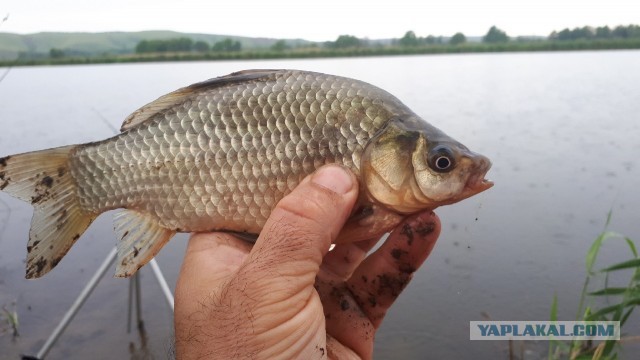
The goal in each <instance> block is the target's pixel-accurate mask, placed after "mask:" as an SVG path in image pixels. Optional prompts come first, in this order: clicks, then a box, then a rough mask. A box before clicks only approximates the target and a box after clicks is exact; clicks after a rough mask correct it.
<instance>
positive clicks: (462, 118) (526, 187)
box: [0, 51, 640, 359]
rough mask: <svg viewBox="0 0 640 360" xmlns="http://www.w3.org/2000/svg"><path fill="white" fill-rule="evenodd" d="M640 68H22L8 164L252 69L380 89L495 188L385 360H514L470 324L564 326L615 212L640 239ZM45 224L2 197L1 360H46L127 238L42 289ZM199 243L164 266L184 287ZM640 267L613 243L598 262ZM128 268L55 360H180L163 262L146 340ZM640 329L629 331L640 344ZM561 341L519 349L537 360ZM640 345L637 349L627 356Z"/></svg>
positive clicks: (92, 248) (11, 87) (91, 251)
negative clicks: (469, 153) (130, 305)
mask: <svg viewBox="0 0 640 360" xmlns="http://www.w3.org/2000/svg"><path fill="white" fill-rule="evenodd" d="M639 64H640V51H603V52H558V53H518V54H473V55H441V56H407V57H378V58H350V59H322V60H273V61H229V62H197V63H187V62H181V63H160V64H127V65H92V66H60V67H30V68H13V69H11V70H10V72H9V73H8V75H7V76H6V78H5V79H4V80H3V81H2V82H0V156H4V155H9V154H14V153H19V152H26V151H30V150H38V149H42V148H47V147H54V146H61V145H67V144H72V143H83V142H89V141H95V140H100V139H103V138H106V137H109V136H111V135H113V129H112V128H114V127H115V128H119V127H120V123H121V122H122V120H123V119H124V118H125V117H126V116H127V115H128V114H129V113H131V112H133V111H134V110H136V109H137V108H138V107H140V106H142V105H143V104H146V103H147V102H149V101H151V100H154V99H155V98H157V97H158V96H160V95H163V94H165V93H167V92H169V91H172V90H174V89H176V88H179V87H182V86H185V85H188V84H190V83H194V82H197V81H201V80H204V79H207V78H211V77H215V76H220V75H225V74H228V73H230V72H233V71H237V70H241V69H247V68H297V69H306V70H313V71H320V72H326V73H333V74H337V75H343V76H349V77H353V78H357V79H361V80H364V81H367V82H369V83H372V84H374V85H377V86H379V87H381V88H383V89H385V90H388V91H389V92H391V93H392V94H394V95H396V96H397V97H398V98H400V99H401V100H403V102H405V103H406V104H407V105H408V106H409V107H410V108H412V109H413V110H414V111H415V112H416V113H417V114H419V115H421V116H422V117H423V118H424V119H426V120H427V121H429V122H431V123H432V124H434V125H435V126H437V127H439V128H440V129H442V130H444V131H445V132H447V133H448V134H449V135H451V136H452V137H454V138H456V139H457V140H459V141H460V142H462V143H463V144H465V145H467V146H468V147H469V148H471V149H472V150H474V151H477V152H480V153H482V154H484V155H487V156H488V157H489V158H491V160H492V161H493V168H492V170H491V171H490V172H489V175H488V177H489V178H490V179H492V180H493V181H494V182H495V184H496V185H495V186H494V187H493V188H492V189H490V190H489V191H487V192H485V193H482V194H480V195H478V196H475V197H473V198H470V199H468V200H465V201H463V202H461V203H459V204H455V205H452V206H447V207H444V208H441V209H438V210H437V211H436V212H437V213H438V214H439V215H440V217H441V219H442V223H443V231H442V235H441V238H440V240H439V242H438V244H437V245H436V248H435V250H434V251H433V253H432V255H431V257H430V259H429V260H428V261H427V263H426V264H425V265H424V266H423V267H422V268H421V269H420V270H419V271H418V272H417V273H416V275H415V278H414V280H413V281H412V283H411V284H410V285H409V287H408V288H407V289H406V290H405V292H404V293H403V294H402V296H401V297H400V298H399V300H398V303H397V306H395V307H394V308H393V309H392V310H391V311H390V312H389V314H388V316H387V318H386V320H385V322H384V323H383V326H382V328H381V329H380V331H379V333H378V335H377V338H376V348H375V354H376V358H378V359H392V358H393V359H424V358H439V359H445V358H458V359H466V358H475V359H507V358H508V344H507V342H501V341H473V342H472V341H470V340H469V321H470V320H483V319H486V318H490V319H492V320H548V319H549V313H550V307H551V303H552V299H553V296H554V294H556V295H557V297H558V308H559V311H558V317H559V319H560V320H574V319H575V313H576V309H577V307H578V302H579V297H580V292H581V291H582V286H583V283H584V279H585V255H586V253H587V250H588V249H589V247H590V245H591V243H592V242H593V240H594V239H595V238H596V236H597V235H598V234H599V233H600V232H601V231H602V230H603V227H604V224H605V221H606V217H607V213H608V212H609V211H610V210H611V211H612V214H613V215H612V220H611V224H610V226H609V229H611V230H614V231H616V232H619V233H623V234H626V235H627V236H629V237H631V238H632V239H635V240H636V241H637V242H638V241H640V231H639V229H640V226H639V224H640V191H638V189H637V188H638V184H639V181H640V180H639V179H640V161H639V160H638V155H640V66H639ZM4 71H5V70H4V69H0V74H2V73H3V72H4ZM31 213H32V211H31V206H30V205H28V204H25V203H22V202H20V201H18V200H15V199H13V198H11V197H9V196H8V195H6V194H3V193H0V307H1V306H2V305H5V306H6V307H7V308H8V309H13V306H14V305H12V303H15V309H16V310H17V312H18V315H19V320H20V329H19V330H20V335H21V336H20V337H19V338H17V339H16V340H12V339H11V336H10V335H9V334H6V333H5V334H4V335H0V357H1V358H12V359H15V358H16V357H17V356H18V354H29V355H35V353H36V352H37V351H38V349H39V347H40V346H42V344H43V343H44V341H45V339H46V338H47V337H48V335H49V334H50V333H51V332H52V331H53V329H54V327H55V326H56V325H57V323H58V321H59V320H60V319H61V318H62V316H63V314H64V313H65V311H66V310H67V308H68V307H69V306H70V305H71V303H72V302H73V300H74V299H75V298H76V296H77V295H78V294H79V292H80V291H81V289H82V287H83V286H84V285H85V283H86V282H87V281H88V280H89V278H90V277H91V275H92V274H93V272H94V271H95V270H96V269H97V267H98V266H99V264H100V263H101V262H102V260H103V259H104V258H105V257H106V256H107V254H108V253H109V251H110V249H111V248H112V247H113V245H114V244H115V235H114V234H113V231H112V220H111V214H106V215H104V216H101V217H100V218H99V219H98V220H97V221H95V222H94V223H93V225H92V226H91V228H90V229H89V230H88V231H87V232H86V233H85V235H84V236H83V237H82V238H81V240H80V241H78V243H77V244H76V245H75V246H74V248H73V249H72V250H71V251H70V252H69V254H68V255H67V256H66V257H65V259H64V260H63V261H62V263H61V264H60V265H59V266H58V267H57V268H56V269H55V271H53V272H51V273H50V274H48V275H47V276H46V277H45V278H43V279H40V280H37V281H27V280H25V279H24V268H25V265H24V259H25V256H26V243H27V239H28V232H29V223H30V219H31ZM186 239H187V237H186V235H184V234H183V235H180V236H177V237H176V238H174V239H173V241H171V242H170V243H169V244H168V245H167V246H166V247H165V248H164V249H163V250H162V251H161V253H160V254H159V256H158V257H157V260H158V263H159V265H160V267H161V268H162V270H163V272H164V274H165V276H166V277H167V280H168V281H169V284H170V286H171V287H172V288H173V286H174V285H175V281H176V278H177V275H178V271H179V268H180V264H181V261H182V256H183V253H184V248H185V243H186V241H185V240H186ZM639 245H640V244H639ZM630 256H631V255H630V254H629V251H628V248H627V247H626V244H624V242H623V241H612V242H611V243H609V244H607V245H606V246H605V248H604V249H603V251H602V253H601V254H600V256H599V258H598V264H599V266H600V267H603V266H605V265H607V264H612V263H614V262H620V261H623V260H626V259H629V258H630ZM112 273H113V270H112V269H110V270H109V272H108V275H107V276H106V277H105V278H104V279H103V281H102V282H101V283H100V284H99V286H98V287H97V288H96V290H95V292H94V293H93V295H92V296H91V297H90V298H89V300H88V301H87V303H86V304H85V306H84V307H83V308H82V310H81V311H80V312H79V313H78V315H77V316H76V318H75V319H74V321H73V322H72V323H71V325H70V326H69V328H68V329H67V331H66V333H65V334H64V335H63V337H62V338H61V339H60V341H59V342H58V343H57V344H56V346H55V347H54V348H53V349H52V350H51V352H50V354H49V357H48V358H49V359H64V358H93V359H103V358H104V359H107V358H108V359H113V358H132V359H142V358H150V357H157V358H165V357H166V353H167V351H168V348H169V343H170V340H171V339H172V321H173V320H172V313H171V311H170V309H169V307H168V306H167V304H166V303H165V301H164V299H163V298H162V292H161V289H160V287H159V286H158V284H157V282H156V280H155V278H154V277H153V275H152V272H151V270H150V268H149V267H145V268H143V269H142V270H141V275H142V276H141V279H142V281H141V283H142V308H143V314H142V315H143V320H144V321H145V328H146V336H145V337H141V336H140V335H139V334H138V333H137V332H136V331H133V332H131V333H127V331H126V327H127V324H126V321H127V301H128V289H129V283H128V281H126V280H122V279H114V278H112V277H111V274H112ZM611 281H612V283H616V281H618V282H622V281H623V278H622V277H621V278H620V279H617V278H613V279H612V280H611ZM638 319H639V317H638V315H637V314H635V316H633V317H632V318H631V319H630V320H629V325H630V327H629V328H628V329H627V332H630V333H632V334H634V335H638V334H640V321H638ZM2 327H5V328H6V326H5V324H3V323H0V328H2ZM636 344H637V342H636ZM546 346H547V343H546V342H526V343H518V344H515V349H516V353H517V354H519V353H520V352H521V351H523V352H524V353H525V355H526V356H525V358H527V359H538V358H541V357H542V356H543V355H544V354H545V351H546ZM637 350H639V347H638V345H635V350H634V348H633V347H632V346H627V347H625V353H626V354H627V356H629V354H633V351H637Z"/></svg>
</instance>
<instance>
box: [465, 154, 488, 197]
mask: <svg viewBox="0 0 640 360" xmlns="http://www.w3.org/2000/svg"><path fill="white" fill-rule="evenodd" d="M490 168H491V161H489V159H488V158H486V157H484V156H482V155H478V157H477V162H476V169H475V170H474V171H473V175H472V176H470V177H469V179H467V182H466V184H465V185H464V189H463V190H462V193H461V194H460V198H459V200H463V199H466V198H468V197H471V196H473V195H476V194H479V193H481V192H483V191H485V190H487V189H490V188H491V187H492V186H493V181H491V180H489V179H486V178H485V176H486V175H487V172H489V169H490ZM459 200H458V201H459Z"/></svg>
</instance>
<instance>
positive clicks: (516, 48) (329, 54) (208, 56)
mask: <svg viewBox="0 0 640 360" xmlns="http://www.w3.org/2000/svg"><path fill="white" fill-rule="evenodd" d="M638 49H640V39H627V40H591V41H586V40H576V41H549V40H543V41H527V42H516V41H512V42H507V43H494V44H486V43H465V44H459V45H448V44H442V45H428V46H416V47H402V46H386V47H354V48H344V49H324V48H312V49H309V48H302V49H291V50H286V51H274V50H244V51H236V52H206V53H197V52H176V53H150V54H124V55H105V56H92V57H62V58H56V59H52V58H42V59H28V60H20V59H18V60H12V61H6V60H5V61H0V67H5V68H6V67H23V66H47V65H51V66H57V65H88V64H117V63H158V62H181V61H230V60H276V59H323V58H346V57H377V56H404V55H442V54H477V53H525V52H562V51H604V50H638Z"/></svg>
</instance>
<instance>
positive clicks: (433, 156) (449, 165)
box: [428, 145, 455, 173]
mask: <svg viewBox="0 0 640 360" xmlns="http://www.w3.org/2000/svg"><path fill="white" fill-rule="evenodd" d="M428 162H429V167H431V168H432V169H433V170H435V171H437V172H442V173H444V172H449V171H451V170H452V169H453V167H454V166H455V160H454V155H453V151H451V149H449V148H448V147H446V146H442V145H441V146H436V147H434V148H433V149H432V150H431V151H430V152H429V158H428Z"/></svg>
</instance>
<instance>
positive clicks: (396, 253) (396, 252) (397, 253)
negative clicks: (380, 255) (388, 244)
mask: <svg viewBox="0 0 640 360" xmlns="http://www.w3.org/2000/svg"><path fill="white" fill-rule="evenodd" d="M405 254H408V252H407V251H406V250H402V249H397V248H396V249H393V250H391V256H393V258H394V259H396V260H400V258H401V257H402V255H405Z"/></svg>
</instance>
